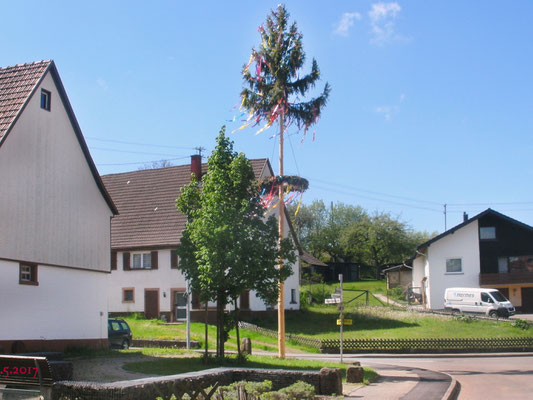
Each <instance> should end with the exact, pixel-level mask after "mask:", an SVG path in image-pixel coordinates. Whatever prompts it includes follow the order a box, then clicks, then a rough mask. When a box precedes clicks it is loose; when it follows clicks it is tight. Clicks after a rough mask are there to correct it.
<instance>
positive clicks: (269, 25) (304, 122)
mask: <svg viewBox="0 0 533 400" xmlns="http://www.w3.org/2000/svg"><path fill="white" fill-rule="evenodd" d="M288 20H289V13H288V12H287V11H286V9H285V6H284V5H283V4H280V5H279V6H278V7H277V9H276V10H275V11H272V12H271V14H270V15H269V16H268V17H267V19H266V23H265V26H264V27H263V26H262V25H261V26H259V28H258V31H259V33H260V35H261V44H260V46H259V48H258V50H256V49H252V54H251V56H250V59H249V61H248V63H247V64H246V65H245V66H244V67H243V80H244V82H245V86H248V87H245V88H244V89H243V90H242V92H241V98H242V101H241V108H240V111H241V114H240V115H239V117H234V118H233V120H236V118H240V117H242V116H244V115H246V114H248V118H247V119H246V120H245V121H244V124H242V125H241V126H240V127H239V128H237V129H235V130H234V131H233V132H235V131H238V130H241V129H244V128H247V127H250V126H258V125H259V124H260V123H264V124H265V125H264V126H263V127H261V128H260V129H259V130H258V131H257V133H260V132H263V131H264V130H266V129H268V128H270V127H271V126H272V124H273V123H274V122H275V121H276V120H277V121H278V123H279V176H277V177H273V179H271V180H269V181H268V182H266V183H265V184H264V185H263V186H262V190H263V193H262V197H263V205H264V207H265V208H269V209H274V208H276V207H277V206H278V205H279V210H278V213H279V219H278V224H279V225H278V233H279V241H280V242H281V240H282V239H283V238H284V237H285V229H284V227H285V205H286V204H287V203H288V202H290V201H291V200H292V201H294V200H295V199H296V198H297V196H295V194H299V195H300V196H299V197H300V200H299V201H300V203H299V204H301V200H302V198H301V194H302V193H303V192H304V191H305V190H306V189H307V186H308V182H307V181H306V180H305V179H303V178H299V177H294V176H285V175H284V169H283V140H284V136H283V135H284V133H285V130H286V129H287V127H289V126H290V125H292V124H293V123H296V126H297V127H298V129H299V130H303V132H304V135H303V136H304V138H305V133H306V132H307V130H308V128H309V127H310V126H311V125H313V124H315V123H316V122H317V121H318V118H319V117H320V111H321V109H322V108H323V106H325V104H326V101H327V98H328V95H329V91H330V87H329V85H328V84H327V83H326V85H325V87H324V90H323V92H322V94H321V95H320V96H318V97H316V98H314V99H311V100H309V101H307V102H297V101H298V100H299V99H300V98H303V97H304V96H305V94H306V92H307V91H308V90H309V89H311V88H313V87H314V86H315V83H316V81H317V80H318V79H320V72H319V70H318V65H317V63H316V61H315V60H313V62H312V67H311V72H310V73H309V74H307V75H304V76H303V77H302V76H300V69H301V68H302V67H303V65H304V61H305V53H304V51H303V48H302V34H301V33H299V32H298V28H297V25H296V23H292V25H290V26H289V23H288ZM253 66H255V69H254V68H253ZM251 71H255V72H254V73H252V72H251ZM291 96H292V97H293V98H291ZM275 136H276V135H274V136H273V137H275ZM313 140H314V135H313ZM302 141H303V138H302ZM291 191H292V192H293V193H292V194H291V195H289V196H288V197H287V199H286V198H285V196H286V195H287V194H288V193H289V192H291ZM298 209H299V206H298V207H297V210H298ZM283 264H284V260H280V268H281V267H282V266H283ZM278 354H279V357H280V358H285V304H284V284H283V281H282V280H280V281H279V296H278Z"/></svg>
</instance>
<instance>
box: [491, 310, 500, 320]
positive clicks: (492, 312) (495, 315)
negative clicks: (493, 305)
mask: <svg viewBox="0 0 533 400" xmlns="http://www.w3.org/2000/svg"><path fill="white" fill-rule="evenodd" d="M489 317H491V318H497V317H498V311H496V310H492V311H491V312H489Z"/></svg>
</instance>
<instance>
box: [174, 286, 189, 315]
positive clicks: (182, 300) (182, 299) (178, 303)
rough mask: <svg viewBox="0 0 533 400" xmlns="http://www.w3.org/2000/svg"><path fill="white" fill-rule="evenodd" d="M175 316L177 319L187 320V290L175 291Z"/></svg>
mask: <svg viewBox="0 0 533 400" xmlns="http://www.w3.org/2000/svg"><path fill="white" fill-rule="evenodd" d="M174 316H175V318H176V321H185V320H187V296H186V294H185V292H174Z"/></svg>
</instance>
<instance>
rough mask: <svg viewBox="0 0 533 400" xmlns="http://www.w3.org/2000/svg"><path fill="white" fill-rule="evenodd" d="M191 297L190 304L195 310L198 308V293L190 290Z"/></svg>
mask: <svg viewBox="0 0 533 400" xmlns="http://www.w3.org/2000/svg"><path fill="white" fill-rule="evenodd" d="M191 297H192V299H191V305H192V308H193V309H194V310H197V309H199V308H200V298H199V297H198V294H196V293H195V292H192V296H191Z"/></svg>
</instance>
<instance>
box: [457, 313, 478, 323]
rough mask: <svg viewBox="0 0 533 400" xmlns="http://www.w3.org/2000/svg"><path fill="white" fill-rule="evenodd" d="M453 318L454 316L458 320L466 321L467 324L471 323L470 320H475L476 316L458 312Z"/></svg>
mask: <svg viewBox="0 0 533 400" xmlns="http://www.w3.org/2000/svg"><path fill="white" fill-rule="evenodd" d="M453 318H454V319H455V320H456V321H462V322H466V323H467V324H469V323H470V322H472V321H473V320H474V318H472V316H470V315H466V314H458V315H454V316H453Z"/></svg>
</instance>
